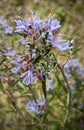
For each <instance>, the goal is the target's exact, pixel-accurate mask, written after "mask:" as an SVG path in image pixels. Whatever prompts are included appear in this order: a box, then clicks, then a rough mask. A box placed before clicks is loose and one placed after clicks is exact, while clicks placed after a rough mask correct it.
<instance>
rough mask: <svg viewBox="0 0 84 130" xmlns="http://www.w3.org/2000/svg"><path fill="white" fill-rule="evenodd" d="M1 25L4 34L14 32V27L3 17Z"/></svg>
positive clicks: (0, 20) (0, 21)
mask: <svg viewBox="0 0 84 130" xmlns="http://www.w3.org/2000/svg"><path fill="white" fill-rule="evenodd" d="M0 25H1V27H2V30H3V31H2V32H1V33H3V34H12V33H13V29H12V27H10V26H9V25H8V24H7V22H6V20H5V19H4V18H2V17H1V18H0Z"/></svg>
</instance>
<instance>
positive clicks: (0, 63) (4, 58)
mask: <svg viewBox="0 0 84 130" xmlns="http://www.w3.org/2000/svg"><path fill="white" fill-rule="evenodd" d="M5 60H6V57H3V59H2V60H1V62H0V65H2V64H3V62H4V61H5Z"/></svg>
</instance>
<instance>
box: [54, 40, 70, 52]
mask: <svg viewBox="0 0 84 130" xmlns="http://www.w3.org/2000/svg"><path fill="white" fill-rule="evenodd" d="M65 41H66V40H58V41H57V43H58V44H53V46H55V47H57V48H58V49H59V50H60V51H66V50H68V49H69V48H70V47H69V43H68V42H66V43H62V44H60V43H61V42H65Z"/></svg>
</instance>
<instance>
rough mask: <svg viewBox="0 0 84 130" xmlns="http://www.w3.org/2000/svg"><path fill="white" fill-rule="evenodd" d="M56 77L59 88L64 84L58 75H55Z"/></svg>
mask: <svg viewBox="0 0 84 130" xmlns="http://www.w3.org/2000/svg"><path fill="white" fill-rule="evenodd" d="M55 77H56V79H57V85H58V86H62V82H61V80H60V78H59V75H58V73H55Z"/></svg>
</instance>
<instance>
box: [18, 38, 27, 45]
mask: <svg viewBox="0 0 84 130" xmlns="http://www.w3.org/2000/svg"><path fill="white" fill-rule="evenodd" d="M18 42H19V43H20V44H26V43H27V40H26V39H24V38H22V39H20V40H19V41H18Z"/></svg>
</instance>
